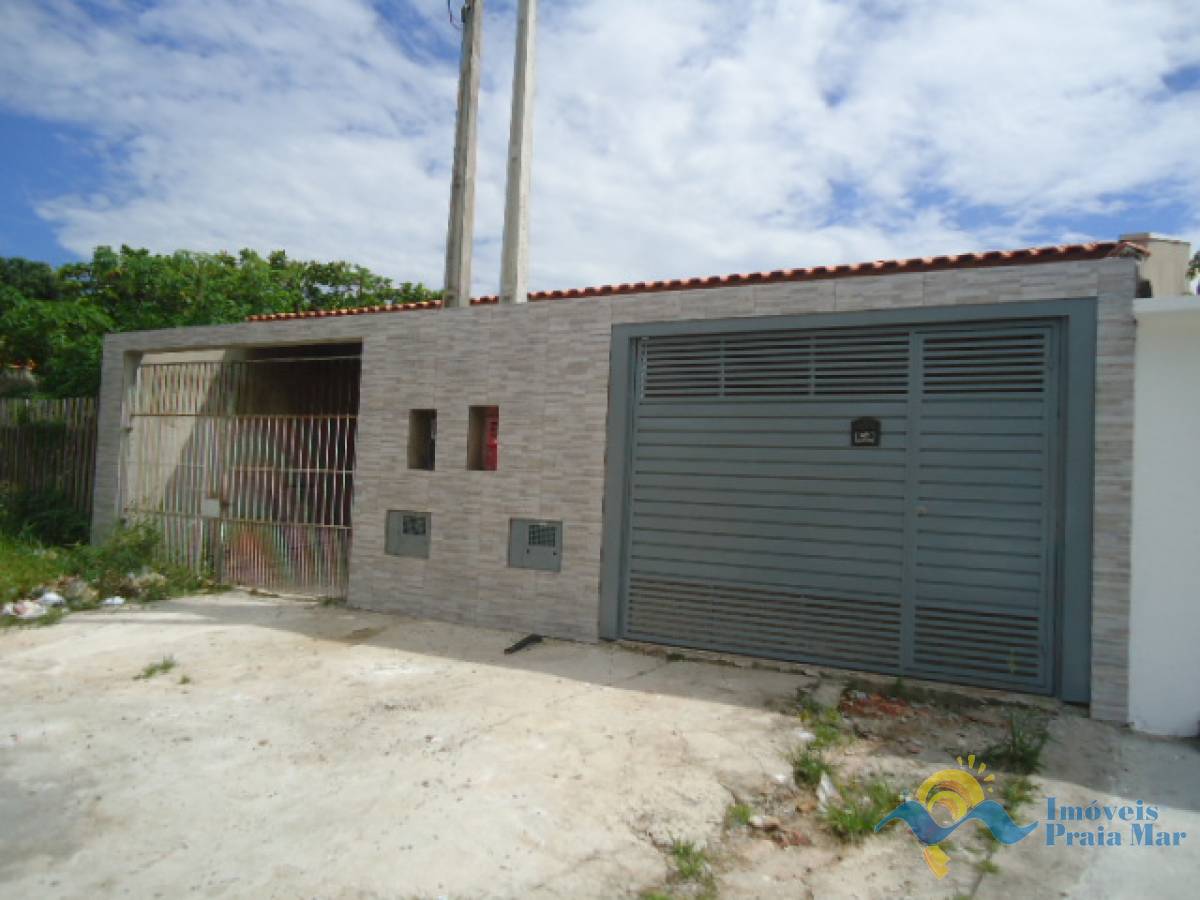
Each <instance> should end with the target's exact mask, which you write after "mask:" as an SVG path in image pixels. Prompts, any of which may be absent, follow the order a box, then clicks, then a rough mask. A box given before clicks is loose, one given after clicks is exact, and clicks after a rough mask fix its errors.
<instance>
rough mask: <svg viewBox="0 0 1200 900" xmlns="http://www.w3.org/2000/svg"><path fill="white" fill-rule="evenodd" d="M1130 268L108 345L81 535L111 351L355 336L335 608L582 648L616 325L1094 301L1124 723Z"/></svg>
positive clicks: (283, 326)
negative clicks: (517, 537)
mask: <svg viewBox="0 0 1200 900" xmlns="http://www.w3.org/2000/svg"><path fill="white" fill-rule="evenodd" d="M1136 271H1137V270H1136V263H1135V262H1134V261H1133V260H1131V259H1111V260H1100V261H1085V262H1071V263H1045V264H1038V265H1030V266H1013V267H998V268H982V269H966V270H954V271H944V272H931V273H911V274H901V275H883V276H871V277H857V278H845V279H835V280H829V281H814V282H795V283H779V284H766V285H756V286H742V287H729V288H717V289H701V290H693V291H677V292H666V293H655V294H646V295H624V296H616V297H611V298H588V299H579V300H554V301H548V302H543V303H530V304H524V305H518V306H505V307H494V306H482V307H469V308H464V309H454V310H443V311H440V312H438V311H415V312H409V313H388V314H378V315H365V316H347V317H333V318H321V319H303V320H292V321H284V322H264V323H252V324H243V325H226V326H213V327H205V328H192V329H176V330H169V331H158V332H139V333H134V334H124V335H112V336H110V337H109V338H108V339H107V340H106V342H105V355H104V386H103V388H102V391H101V411H100V416H101V418H100V429H101V431H100V436H99V450H98V454H97V479H96V506H95V509H96V512H95V519H94V526H95V530H96V533H97V534H103V533H104V532H105V531H106V530H107V529H109V528H110V527H111V525H112V523H113V521H114V519H115V516H116V510H117V496H118V490H119V488H118V474H117V473H118V469H119V459H120V455H121V443H122V431H121V401H122V397H123V390H124V389H123V382H124V380H125V375H126V365H127V363H126V354H130V353H133V354H136V353H139V352H144V351H149V350H172V349H194V348H201V347H231V346H263V345H270V344H293V343H321V342H326V341H341V340H356V339H357V340H362V342H363V354H364V364H363V373H364V374H363V385H362V401H361V408H360V426H359V427H360V430H359V438H358V441H359V443H358V453H359V456H358V472H357V478H356V485H355V502H354V525H355V536H354V551H353V559H352V562H351V583H350V602H351V603H352V604H354V605H356V606H360V607H364V608H369V609H381V610H393V611H397V612H403V613H407V614H411V615H417V616H429V617H434V618H438V619H442V620H449V621H461V622H472V623H477V624H480V625H488V626H495V627H500V628H508V629H512V630H514V631H537V632H541V633H544V634H548V635H557V636H561V637H566V638H577V639H581V640H594V639H596V638H597V637H598V636H599V633H600V630H599V624H600V622H599V590H600V571H601V564H602V560H601V531H602V524H603V515H604V499H603V498H604V490H605V484H604V465H605V436H606V433H607V413H608V392H609V384H608V381H609V348H610V343H611V333H612V327H613V325H614V324H625V323H631V322H652V321H671V320H680V319H714V318H731V317H740V316H762V315H803V314H805V313H819V312H852V311H856V310H871V309H897V308H900V309H903V308H910V307H928V306H941V305H947V304H979V303H1004V302H1011V301H1034V300H1052V299H1069V298H1079V297H1098V298H1099V303H1098V309H1099V318H1098V327H1097V378H1096V419H1095V440H1096V458H1095V477H1094V486H1093V487H1094V504H1093V517H1094V522H1095V536H1094V547H1095V553H1094V558H1093V563H1092V568H1093V596H1092V602H1093V618H1092V638H1091V644H1092V712H1093V715H1096V716H1097V717H1100V718H1105V719H1114V720H1117V721H1124V720H1125V718H1126V715H1127V713H1126V711H1127V693H1128V691H1127V685H1128V643H1129V641H1128V627H1129V521H1130V487H1129V486H1130V478H1131V473H1132V452H1133V447H1132V421H1133V342H1134V325H1133V313H1132V308H1133V295H1134V292H1135V290H1134V289H1135V283H1136V277H1137V276H1136ZM483 404H494V405H497V406H499V407H500V471H498V472H472V471H467V470H466V435H467V417H468V407H469V406H471V405H483ZM411 408H436V409H437V410H438V429H439V441H438V444H439V446H438V468H437V471H435V472H422V471H409V470H408V469H407V468H406V452H407V451H406V447H407V437H408V435H407V431H408V410H409V409H411ZM388 509H412V510H428V511H430V512H433V513H434V514H435V515H434V521H435V528H434V533H433V535H432V549H431V558H430V559H429V560H416V559H404V558H397V557H389V556H386V555H385V554H384V552H383V549H384V522H385V516H386V511H387V510H388ZM511 517H522V518H537V519H561V520H563V522H564V554H563V567H562V571H561V572H559V573H550V572H534V571H529V570H517V569H510V568H509V567H508V565H507V549H508V520H509V518H511Z"/></svg>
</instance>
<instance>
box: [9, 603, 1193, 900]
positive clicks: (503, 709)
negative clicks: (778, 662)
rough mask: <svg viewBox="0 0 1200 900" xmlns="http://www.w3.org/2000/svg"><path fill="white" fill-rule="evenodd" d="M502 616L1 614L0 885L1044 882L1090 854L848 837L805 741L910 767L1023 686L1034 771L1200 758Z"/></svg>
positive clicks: (225, 893)
mask: <svg viewBox="0 0 1200 900" xmlns="http://www.w3.org/2000/svg"><path fill="white" fill-rule="evenodd" d="M519 637H521V635H519V634H510V633H501V632H495V631H488V630H483V629H473V628H464V627H456V626H451V625H445V624H437V623H430V622H423V621H417V620H411V619H402V618H399V617H391V616H385V615H379V614H372V613H363V612H358V611H354V610H348V609H345V608H341V607H336V606H324V607H323V606H320V605H319V604H317V603H298V602H296V601H294V600H290V599H286V598H266V597H251V596H248V595H246V594H240V593H232V594H228V595H221V596H202V597H193V598H187V599H184V600H181V601H170V602H167V603H164V604H162V605H160V606H155V607H152V608H145V609H128V608H127V609H122V610H115V611H109V612H95V613H80V614H76V615H74V616H72V617H70V618H69V619H68V620H66V621H64V622H63V623H61V624H60V625H59V626H57V627H55V628H53V629H39V630H36V631H25V630H22V631H19V632H12V631H8V632H5V633H3V634H0V683H3V684H4V685H5V691H6V696H5V703H4V704H3V706H0V809H2V810H3V813H4V815H3V816H2V817H0V821H2V822H3V824H2V825H0V882H2V884H0V894H3V895H5V896H21V897H34V896H36V897H39V898H42V897H47V898H54V897H93V896H97V895H100V896H103V895H113V894H119V893H120V894H127V895H129V896H155V895H162V896H176V895H181V894H197V895H200V896H206V897H245V896H256V897H257V896H261V897H294V896H314V897H322V898H326V897H329V898H342V897H345V898H349V897H354V898H374V897H380V898H383V897H387V898H391V897H406V898H407V897H452V898H474V897H489V898H490V897H521V898H541V897H564V898H566V897H569V898H591V897H596V898H620V897H639V896H641V895H643V894H644V893H645V892H652V891H661V892H664V893H665V894H666V895H668V896H692V897H704V896H714V895H715V896H718V897H735V898H760V897H762V898H768V897H780V898H788V900H794V898H797V897H845V896H854V897H872V898H873V897H878V898H881V900H882V898H894V897H896V896H912V897H922V896H932V897H951V896H953V895H954V894H956V893H963V894H970V893H972V892H977V893H978V894H979V895H980V896H1006V897H1013V896H1020V897H1038V896H1047V897H1049V896H1054V897H1058V896H1061V895H1062V894H1063V893H1066V894H1067V895H1070V894H1071V892H1072V891H1073V890H1074V888H1075V886H1076V885H1078V884H1083V883H1084V881H1083V879H1085V878H1086V877H1087V873H1088V872H1089V871H1091V869H1090V868H1089V865H1090V863H1089V862H1088V860H1087V859H1086V858H1085V857H1081V856H1074V857H1063V856H1053V855H1048V854H1047V852H1046V851H1044V850H1040V849H1039V848H1037V847H1034V846H1032V845H1030V846H1028V847H1026V846H1025V845H1019V846H1018V847H1014V848H1006V849H1004V850H1002V851H1000V852H999V853H998V854H994V853H993V852H992V851H993V848H991V847H990V846H989V845H988V844H987V842H986V841H984V840H983V838H982V837H980V836H979V835H978V834H977V833H975V832H969V833H968V832H965V831H959V832H958V833H956V834H955V836H954V838H953V841H952V844H953V846H952V847H950V848H949V849H948V854H949V856H950V860H951V861H950V864H949V874H948V875H947V877H946V878H945V879H943V880H942V881H936V880H935V879H933V878H932V876H931V875H930V873H929V871H928V869H927V868H926V866H925V863H924V862H923V861H922V858H921V853H920V849H919V846H918V845H917V844H916V842H915V841H914V840H913V839H912V837H911V836H910V835H909V834H908V833H907V832H906V831H904V830H903V829H902V828H901V827H893V828H890V829H889V830H888V831H886V832H885V833H883V834H881V835H877V836H876V835H872V836H865V837H863V838H862V839H861V840H858V841H847V840H843V839H842V838H841V837H839V836H838V834H837V833H836V831H835V830H834V829H833V828H832V827H831V826H830V825H829V823H828V822H827V821H826V820H825V819H824V817H823V816H822V813H821V809H820V800H821V797H820V777H819V775H820V774H821V773H819V772H818V777H817V778H816V779H815V780H814V781H813V783H811V784H810V783H803V784H800V785H798V784H797V783H796V781H795V780H794V779H795V772H794V768H795V767H794V754H795V751H796V749H797V747H804V746H807V747H812V745H813V744H814V742H818V743H821V744H822V748H821V749H822V752H823V753H824V754H825V757H826V762H827V763H828V769H829V772H828V774H829V775H830V777H831V778H832V779H833V780H834V781H836V782H837V783H838V786H839V787H841V788H842V790H843V791H844V792H845V793H847V794H848V793H849V790H848V789H847V788H846V784H847V783H848V782H855V781H861V782H864V783H866V782H869V781H870V780H871V779H887V780H888V781H889V782H890V783H892V784H894V785H895V786H896V787H897V788H898V789H903V788H907V789H909V790H912V789H914V788H915V787H916V786H917V785H918V784H920V781H921V780H922V779H923V778H924V777H926V775H928V774H929V772H931V771H933V770H934V769H937V768H944V767H946V766H947V765H950V766H953V765H955V759H954V757H955V756H956V755H958V754H961V753H968V754H969V753H971V752H979V751H980V750H981V749H982V748H984V747H986V746H987V745H988V744H989V743H990V742H992V741H994V740H995V739H996V738H997V736H998V735H1002V734H1003V732H1004V729H1005V722H1006V718H1005V717H1006V715H1007V714H1008V712H1010V711H1011V710H1012V709H1018V710H1022V711H1027V712H1031V713H1037V714H1039V715H1043V716H1045V718H1046V721H1047V722H1048V724H1049V728H1050V732H1051V737H1052V741H1051V742H1050V743H1049V744H1048V745H1047V746H1046V749H1045V758H1046V769H1045V771H1044V772H1043V773H1041V774H1039V775H1037V776H1035V777H1034V778H1033V779H1032V781H1033V796H1034V797H1041V796H1043V795H1045V794H1046V793H1048V792H1054V793H1055V794H1057V795H1058V796H1061V797H1063V798H1067V799H1069V800H1070V801H1071V802H1077V803H1081V804H1086V803H1088V802H1090V799H1091V797H1092V796H1093V795H1094V794H1095V792H1096V791H1097V790H1101V789H1103V790H1105V791H1111V792H1112V793H1113V794H1116V793H1117V792H1118V791H1121V790H1125V791H1128V790H1131V789H1130V788H1122V787H1120V786H1119V779H1118V778H1117V774H1121V773H1125V772H1126V771H1130V772H1135V771H1138V766H1139V765H1141V764H1142V763H1141V760H1142V759H1143V757H1144V758H1146V759H1151V760H1153V764H1154V765H1155V766H1157V767H1161V768H1162V769H1163V770H1164V771H1166V770H1167V769H1168V768H1169V767H1170V766H1176V767H1184V769H1183V771H1185V772H1186V771H1193V770H1194V771H1200V766H1195V765H1194V762H1191V760H1192V759H1194V757H1189V758H1188V759H1181V760H1179V761H1175V759H1174V756H1170V757H1169V758H1168V753H1175V752H1176V750H1177V745H1174V744H1165V745H1162V746H1163V748H1164V749H1163V750H1162V752H1161V753H1160V754H1159V755H1150V754H1144V753H1143V749H1144V748H1142V747H1141V745H1140V744H1136V742H1138V741H1141V740H1142V739H1137V738H1133V737H1131V736H1129V735H1128V734H1126V733H1124V732H1121V731H1120V730H1119V729H1114V728H1111V727H1109V726H1104V725H1099V724H1097V723H1094V722H1091V721H1089V720H1087V719H1086V718H1085V717H1084V716H1083V715H1081V714H1080V713H1079V712H1078V711H1076V710H1072V709H1069V708H1062V707H1059V706H1057V705H1055V704H1046V703H1040V702H1035V703H1029V702H1028V701H1025V700H1018V699H1011V700H1008V699H1005V698H1003V697H1000V696H993V694H992V693H991V692H972V691H966V692H959V693H955V692H951V693H954V694H955V698H956V699H953V700H950V701H946V700H944V699H939V698H938V697H935V696H933V695H932V694H924V695H918V694H915V693H912V692H911V691H910V688H912V687H922V688H923V689H925V690H928V691H931V692H932V691H937V690H941V689H937V688H934V687H932V686H902V687H905V688H906V689H905V691H903V692H900V691H896V690H894V689H892V688H894V685H890V686H889V684H888V683H886V682H884V681H872V682H870V683H867V682H863V683H862V684H857V683H854V684H850V683H846V682H845V681H844V680H843V679H842V678H840V677H834V676H832V675H831V674H830V673H828V672H824V671H818V670H813V669H811V668H808V669H804V670H799V669H790V670H788V671H776V670H774V669H767V668H754V667H752V666H732V665H712V664H711V663H708V662H700V661H694V660H691V659H688V658H679V657H676V656H673V655H672V656H671V657H668V655H667V654H665V653H663V654H658V655H647V654H644V653H636V652H630V651H628V650H626V649H623V648H620V647H615V646H612V645H598V646H582V645H576V644H568V643H562V642H557V641H549V640H548V641H545V642H544V643H542V644H539V645H537V646H534V647H530V648H528V649H526V650H524V651H522V652H521V653H518V654H514V655H511V656H505V655H504V649H505V648H506V647H509V646H511V645H512V644H513V642H514V641H515V640H516V639H517V638H519ZM165 658H169V659H172V660H175V661H176V663H177V666H176V668H175V669H173V670H172V671H170V672H167V673H164V674H160V675H158V676H157V677H153V678H148V679H141V680H134V678H133V676H134V675H136V674H137V673H138V671H139V670H141V669H142V667H143V666H145V665H146V664H147V663H150V662H153V661H157V660H162V659H165ZM185 677H186V681H185ZM822 685H824V687H823V693H822V694H821V696H823V697H824V696H832V697H834V698H835V705H834V706H833V707H828V706H824V707H823V706H819V704H815V702H814V695H813V691H814V689H816V688H818V687H821V686H822ZM818 738H819V741H818ZM1135 744H1136V746H1134V745H1135ZM1130 747H1133V749H1130ZM1189 764H1190V766H1191V768H1186V767H1187V766H1189ZM1118 769H1119V770H1120V773H1118V772H1117V770H1118ZM1172 771H1174V770H1172ZM1122 777H1124V774H1122ZM1173 777H1174V776H1173ZM1183 777H1184V776H1180V778H1183ZM996 787H997V791H1000V790H1001V789H1002V788H1001V785H1000V784H997V786H996ZM1139 790H1143V788H1139ZM1164 793H1167V794H1169V795H1170V796H1165V797H1164V798H1161V799H1160V798H1158V797H1155V798H1152V799H1155V800H1160V802H1162V803H1164V808H1165V804H1169V803H1172V802H1176V803H1178V801H1177V800H1176V799H1175V798H1177V797H1180V796H1190V795H1188V794H1185V793H1181V791H1180V790H1178V789H1177V788H1175V787H1172V790H1171V791H1170V792H1164ZM1035 802H1036V801H1030V805H1029V806H1028V807H1027V809H1028V810H1029V813H1028V814H1029V815H1030V816H1031V817H1034V815H1035V812H1036V809H1035V806H1034V805H1033V804H1034V803H1035ZM1187 802H1189V803H1191V802H1192V801H1190V800H1189V801H1187ZM1195 805H1196V806H1200V800H1198V801H1196V802H1195ZM1178 815H1180V813H1179V812H1178V811H1177V810H1176V811H1173V812H1171V814H1170V815H1169V816H1167V818H1168V819H1170V820H1171V821H1175V817H1178ZM1018 818H1019V817H1018ZM1178 827H1187V826H1183V825H1180V826H1178ZM1194 827H1195V830H1196V831H1197V832H1198V833H1200V822H1197V823H1196V825H1195V826H1194ZM989 854H990V855H989ZM1124 858H1125V859H1130V860H1147V861H1148V862H1142V863H1140V864H1141V865H1144V866H1147V867H1149V869H1148V871H1147V872H1142V873H1140V874H1139V876H1138V877H1156V878H1158V881H1155V882H1154V883H1155V884H1156V885H1158V886H1160V887H1163V886H1165V888H1170V887H1172V886H1173V887H1174V889H1175V890H1176V892H1178V893H1184V887H1185V886H1186V885H1187V881H1186V880H1185V876H1182V875H1181V876H1178V879H1177V880H1176V881H1172V880H1170V879H1175V878H1176V876H1175V875H1174V874H1171V873H1172V872H1173V871H1174V870H1172V869H1171V868H1170V866H1168V865H1162V864H1161V863H1160V861H1159V860H1158V859H1156V858H1155V857H1154V856H1153V851H1151V852H1150V853H1148V854H1146V855H1135V856H1134V857H1129V856H1126V857H1124ZM987 859H995V860H997V861H998V864H999V867H1000V872H999V873H998V874H986V875H985V873H984V872H983V871H982V862H983V861H984V860H987ZM685 873H687V874H686V877H685ZM1164 873H1166V874H1164ZM1022 876H1025V880H1024V881H1022V880H1020V878H1021V877H1022ZM1105 877H1106V879H1112V878H1113V877H1115V876H1113V875H1112V874H1111V873H1109V874H1107V875H1106V876H1105ZM1164 878H1165V879H1167V880H1165V881H1164V880H1163V879H1164ZM1165 888H1164V889H1165ZM989 892H991V893H989ZM1167 893H1170V891H1169V890H1168V891H1167ZM1092 895H1093V896H1094V892H1093V893H1092Z"/></svg>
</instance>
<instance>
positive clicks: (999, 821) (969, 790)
mask: <svg viewBox="0 0 1200 900" xmlns="http://www.w3.org/2000/svg"><path fill="white" fill-rule="evenodd" d="M956 761H957V762H958V765H959V768H957V769H941V770H940V771H937V772H934V773H933V774H932V775H930V776H929V777H928V778H926V779H925V781H923V782H922V783H921V786H920V787H919V788H917V791H916V793H915V794H914V795H912V796H911V797H905V798H904V802H903V803H901V804H900V805H899V806H897V807H896V808H895V809H894V810H892V811H891V812H890V813H888V814H887V815H886V816H884V817H883V819H882V820H880V822H879V824H878V825H876V826H875V830H876V831H879V830H880V829H882V828H883V827H884V826H885V825H887V824H888V823H889V822H891V821H892V820H893V819H900V820H901V821H902V822H904V823H905V824H906V825H908V827H909V829H910V830H911V831H912V833H913V835H914V836H915V837H916V838H917V840H918V841H920V842H921V843H922V844H923V845H924V849H923V855H924V857H925V864H926V865H928V866H929V870H930V871H931V872H932V873H933V875H934V877H935V878H938V879H941V878H945V877H946V873H947V872H948V871H949V869H950V857H949V856H948V855H947V854H946V852H945V851H944V850H942V848H941V847H940V846H939V845H940V844H941V843H942V842H943V841H944V840H946V839H947V838H948V837H950V835H951V834H953V833H954V831H955V830H956V829H957V828H958V827H959V826H960V825H962V824H964V823H965V822H967V821H969V820H971V819H975V820H977V821H979V822H980V823H982V824H983V825H984V826H985V827H986V828H987V829H988V830H989V831H991V832H992V835H993V836H994V837H995V838H996V840H998V841H1000V842H1001V843H1004V844H1015V843H1016V842H1017V841H1019V840H1022V839H1023V838H1025V837H1027V836H1028V835H1029V834H1030V832H1032V831H1033V829H1034V828H1036V827H1037V823H1033V824H1030V825H1027V826H1025V827H1023V828H1022V827H1019V826H1017V825H1016V824H1015V823H1014V822H1013V820H1012V819H1010V818H1009V816H1008V813H1007V812H1006V811H1005V809H1004V807H1003V806H1001V805H1000V804H999V803H997V802H996V801H995V800H989V799H988V797H987V795H988V794H991V793H994V792H995V782H996V776H995V775H994V774H992V773H990V772H988V771H987V764H986V763H984V762H982V761H980V763H979V765H978V766H976V765H975V754H971V755H969V756H968V757H967V760H966V762H965V763H964V762H963V758H962V757H961V756H959V757H957V758H956Z"/></svg>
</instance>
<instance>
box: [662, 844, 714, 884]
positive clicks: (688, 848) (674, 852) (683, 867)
mask: <svg viewBox="0 0 1200 900" xmlns="http://www.w3.org/2000/svg"><path fill="white" fill-rule="evenodd" d="M671 859H672V861H673V862H674V863H675V874H676V875H678V876H679V879H680V880H681V881H706V880H707V879H709V878H711V877H712V875H711V870H710V867H709V864H708V854H707V853H705V852H704V850H703V848H701V847H697V846H696V845H695V844H693V843H692V842H691V841H679V840H676V841H672V842H671Z"/></svg>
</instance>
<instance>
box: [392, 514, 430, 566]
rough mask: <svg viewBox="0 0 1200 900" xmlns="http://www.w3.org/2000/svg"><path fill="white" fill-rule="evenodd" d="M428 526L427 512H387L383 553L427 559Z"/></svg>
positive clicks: (428, 516)
mask: <svg viewBox="0 0 1200 900" xmlns="http://www.w3.org/2000/svg"><path fill="white" fill-rule="evenodd" d="M430 525H431V516H430V514H429V513H427V512H411V511H409V510H398V509H391V510H388V513H387V522H386V525H385V536H384V553H386V554H387V555H388V556H412V557H417V558H418V559H428V558H429V532H430Z"/></svg>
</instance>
